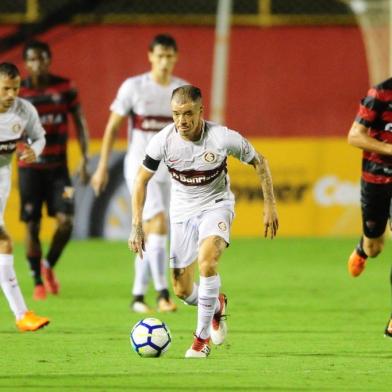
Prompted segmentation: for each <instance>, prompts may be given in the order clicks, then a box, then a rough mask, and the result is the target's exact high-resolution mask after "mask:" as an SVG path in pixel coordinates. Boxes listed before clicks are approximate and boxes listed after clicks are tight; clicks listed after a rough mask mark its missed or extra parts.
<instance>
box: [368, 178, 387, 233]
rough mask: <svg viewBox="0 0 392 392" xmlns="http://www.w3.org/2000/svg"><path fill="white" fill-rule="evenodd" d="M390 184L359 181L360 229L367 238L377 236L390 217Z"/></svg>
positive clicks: (383, 229)
mask: <svg viewBox="0 0 392 392" xmlns="http://www.w3.org/2000/svg"><path fill="white" fill-rule="evenodd" d="M391 198H392V184H372V183H369V182H366V181H363V180H362V181H361V210H362V229H363V233H364V234H365V236H366V237H368V238H378V237H380V236H382V235H383V234H384V232H385V228H386V225H387V222H388V219H390V218H391V213H392V206H391Z"/></svg>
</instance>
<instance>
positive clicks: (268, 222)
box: [249, 151, 279, 238]
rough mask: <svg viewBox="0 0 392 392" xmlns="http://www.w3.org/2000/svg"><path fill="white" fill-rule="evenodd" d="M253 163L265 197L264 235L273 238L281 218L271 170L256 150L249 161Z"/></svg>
mask: <svg viewBox="0 0 392 392" xmlns="http://www.w3.org/2000/svg"><path fill="white" fill-rule="evenodd" d="M249 164H250V165H252V166H253V167H254V168H255V170H256V173H257V176H258V177H259V180H260V184H261V189H262V191H263V198H264V237H267V236H268V232H269V234H270V237H271V238H274V237H275V236H276V233H277V230H278V227H279V220H278V213H277V210H276V201H275V196H274V188H273V184H272V176H271V171H270V168H269V165H268V162H267V160H266V159H265V157H263V156H262V155H261V154H260V153H259V152H257V151H255V155H254V157H253V159H252V160H251V161H250V162H249Z"/></svg>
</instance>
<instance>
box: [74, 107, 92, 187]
mask: <svg viewBox="0 0 392 392" xmlns="http://www.w3.org/2000/svg"><path fill="white" fill-rule="evenodd" d="M70 113H71V116H72V119H73V122H74V124H75V129H76V136H77V139H78V142H79V146H80V152H81V154H82V162H81V166H80V169H79V172H80V177H81V180H82V183H83V184H86V183H87V181H88V174H87V164H88V146H89V132H88V127H87V121H86V118H85V116H84V114H83V111H82V108H81V107H80V105H76V106H75V107H74V108H72V110H71V112H70Z"/></svg>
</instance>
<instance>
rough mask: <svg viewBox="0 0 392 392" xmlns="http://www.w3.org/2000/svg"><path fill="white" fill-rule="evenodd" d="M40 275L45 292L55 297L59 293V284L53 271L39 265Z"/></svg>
mask: <svg viewBox="0 0 392 392" xmlns="http://www.w3.org/2000/svg"><path fill="white" fill-rule="evenodd" d="M41 275H42V279H43V281H44V285H45V288H46V290H47V291H48V292H49V293H51V294H54V295H57V294H58V293H59V291H60V283H59V281H58V280H57V279H56V276H55V274H54V271H53V269H52V268H47V267H45V266H44V265H43V264H41Z"/></svg>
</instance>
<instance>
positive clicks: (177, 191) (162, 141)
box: [144, 121, 256, 222]
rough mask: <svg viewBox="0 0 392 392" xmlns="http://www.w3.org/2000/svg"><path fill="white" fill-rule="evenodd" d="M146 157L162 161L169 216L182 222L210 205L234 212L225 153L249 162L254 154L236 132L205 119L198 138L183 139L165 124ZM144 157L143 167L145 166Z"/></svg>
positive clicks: (148, 147)
mask: <svg viewBox="0 0 392 392" xmlns="http://www.w3.org/2000/svg"><path fill="white" fill-rule="evenodd" d="M146 154H147V156H148V157H150V158H152V159H154V160H155V161H161V162H164V163H165V165H166V166H167V167H168V169H169V172H170V174H171V178H172V191H171V201H170V219H171V221H172V222H183V221H185V220H187V219H188V218H189V217H191V216H193V215H195V214H198V213H200V212H201V211H207V210H210V209H213V208H220V207H227V208H229V209H231V210H232V211H234V195H233V193H232V192H231V190H230V180H229V176H228V174H227V168H226V160H227V157H228V156H229V155H231V156H234V157H236V158H237V159H239V160H240V161H242V162H245V163H249V162H250V161H252V160H253V158H254V157H255V154H256V152H255V150H254V148H253V146H252V145H251V144H250V143H249V142H248V141H247V140H246V139H245V138H244V137H243V136H241V135H240V134H239V133H238V132H236V131H233V130H231V129H228V128H227V127H225V126H221V125H218V124H215V123H213V122H210V121H205V122H204V124H203V131H202V135H201V137H200V140H198V141H196V142H191V141H188V140H185V139H183V138H182V137H181V136H180V135H179V133H178V132H177V130H176V128H175V126H174V124H170V125H168V126H167V127H165V128H164V129H163V130H162V131H161V132H159V133H157V134H156V135H155V136H154V137H153V138H152V139H151V141H150V143H149V145H148V146H147V149H146ZM147 162H148V158H147V159H146V160H145V161H144V167H145V168H146V169H147V170H150V171H151V167H148V163H147Z"/></svg>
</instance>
